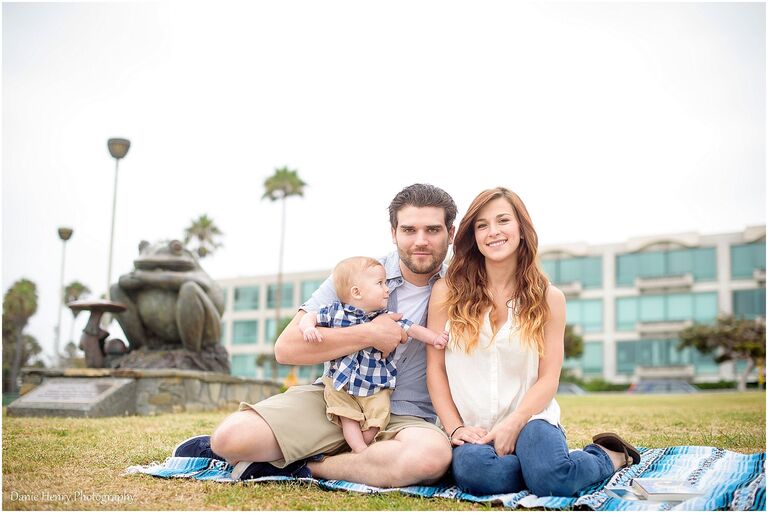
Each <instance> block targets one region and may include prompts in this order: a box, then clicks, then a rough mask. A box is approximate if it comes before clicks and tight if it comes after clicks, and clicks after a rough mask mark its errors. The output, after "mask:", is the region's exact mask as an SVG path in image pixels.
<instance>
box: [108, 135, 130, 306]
mask: <svg viewBox="0 0 768 513" xmlns="http://www.w3.org/2000/svg"><path fill="white" fill-rule="evenodd" d="M130 147H131V141H129V140H128V139H110V140H108V141H107V148H109V154H110V155H112V157H113V158H114V159H115V189H114V192H113V194H112V228H111V229H110V231H109V265H108V266H107V300H109V299H111V298H110V294H109V287H110V286H111V285H112V247H113V244H114V239H115V209H116V206H117V171H118V166H119V164H120V159H121V158H123V157H125V155H126V153H128V149H129V148H130Z"/></svg>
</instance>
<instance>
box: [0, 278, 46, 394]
mask: <svg viewBox="0 0 768 513" xmlns="http://www.w3.org/2000/svg"><path fill="white" fill-rule="evenodd" d="M35 312H37V287H36V286H35V284H34V283H33V282H31V281H30V280H27V279H25V278H22V279H21V280H18V281H17V282H16V283H14V284H13V285H11V287H10V288H9V289H8V290H7V291H6V293H5V296H4V297H3V349H5V347H6V345H9V346H11V347H13V351H12V354H13V357H12V359H11V367H10V370H9V376H8V380H9V384H8V385H9V388H8V391H9V392H16V391H17V385H18V378H19V371H20V370H21V366H22V364H24V363H27V360H26V359H25V358H24V352H25V351H24V349H25V342H29V341H30V340H29V339H25V338H24V328H26V326H27V323H28V322H29V319H30V317H32V316H33V315H34V314H35ZM32 340H34V339H32ZM35 343H37V342H36V341H35ZM39 347H40V346H39V345H38V348H39ZM4 352H5V351H4Z"/></svg>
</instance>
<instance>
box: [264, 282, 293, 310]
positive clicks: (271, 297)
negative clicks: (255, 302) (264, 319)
mask: <svg viewBox="0 0 768 513" xmlns="http://www.w3.org/2000/svg"><path fill="white" fill-rule="evenodd" d="M280 303H281V304H280V308H292V307H293V283H283V291H282V297H281V298H280ZM276 305H277V284H275V283H273V284H272V285H270V286H269V287H267V308H275V306H276Z"/></svg>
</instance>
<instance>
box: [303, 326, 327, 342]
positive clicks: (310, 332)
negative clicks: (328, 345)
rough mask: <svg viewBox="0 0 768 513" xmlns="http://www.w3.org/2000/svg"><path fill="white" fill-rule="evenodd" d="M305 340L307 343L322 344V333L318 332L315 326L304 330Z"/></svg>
mask: <svg viewBox="0 0 768 513" xmlns="http://www.w3.org/2000/svg"><path fill="white" fill-rule="evenodd" d="M304 340H306V341H307V342H322V341H323V336H322V335H320V332H319V331H317V328H315V327H314V326H313V327H311V328H307V329H305V330H304Z"/></svg>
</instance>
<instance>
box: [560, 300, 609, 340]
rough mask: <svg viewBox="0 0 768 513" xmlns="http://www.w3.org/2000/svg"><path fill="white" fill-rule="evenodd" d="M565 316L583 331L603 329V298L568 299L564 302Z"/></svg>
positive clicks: (593, 331)
mask: <svg viewBox="0 0 768 513" xmlns="http://www.w3.org/2000/svg"><path fill="white" fill-rule="evenodd" d="M565 318H566V319H567V321H566V322H567V323H568V324H571V325H574V326H579V327H581V329H582V331H584V332H585V333H595V332H600V331H603V300H602V299H570V300H568V301H567V302H566V303H565Z"/></svg>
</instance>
